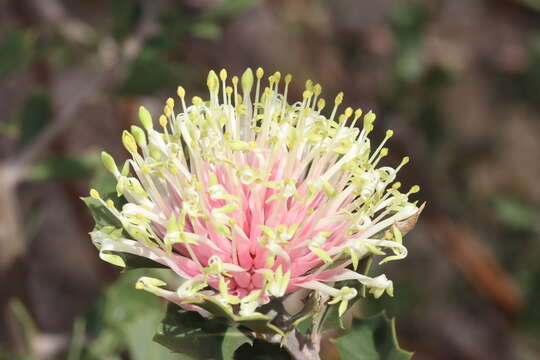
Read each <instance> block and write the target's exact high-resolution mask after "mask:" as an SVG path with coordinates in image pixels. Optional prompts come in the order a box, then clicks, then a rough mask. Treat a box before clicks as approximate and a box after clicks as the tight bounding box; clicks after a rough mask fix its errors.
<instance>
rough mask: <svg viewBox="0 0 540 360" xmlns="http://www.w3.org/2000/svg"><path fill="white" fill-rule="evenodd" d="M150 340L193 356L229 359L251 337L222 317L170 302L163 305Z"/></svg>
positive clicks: (249, 340) (231, 358) (174, 350)
mask: <svg viewBox="0 0 540 360" xmlns="http://www.w3.org/2000/svg"><path fill="white" fill-rule="evenodd" d="M154 341H156V342H157V343H159V344H161V345H163V346H165V347H166V348H168V349H169V350H171V351H173V352H176V353H180V354H185V355H188V356H190V357H192V358H193V359H213V360H233V359H234V358H233V355H234V353H235V351H236V349H237V348H238V347H240V346H242V345H243V344H251V339H249V338H248V337H247V336H246V335H245V334H244V333H243V332H242V331H240V330H239V329H238V328H236V327H233V326H230V325H229V324H228V322H227V321H226V320H225V319H220V318H214V319H205V318H203V317H202V316H201V315H199V314H198V313H197V312H194V311H186V310H184V309H182V308H180V307H178V306H176V305H174V304H169V306H168V307H167V314H166V316H165V319H163V321H162V323H161V324H160V327H159V329H158V332H157V334H156V335H155V336H154Z"/></svg>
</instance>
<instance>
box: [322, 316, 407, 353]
mask: <svg viewBox="0 0 540 360" xmlns="http://www.w3.org/2000/svg"><path fill="white" fill-rule="evenodd" d="M332 342H334V343H335V345H336V347H337V349H338V350H339V353H340V354H341V358H342V359H347V360H367V359H369V360H407V359H410V358H411V357H412V353H410V352H407V351H404V350H402V349H400V347H399V344H398V341H397V337H396V329H395V323H394V320H393V319H388V317H387V316H386V314H385V313H381V314H379V315H376V316H373V317H369V318H365V319H359V318H355V319H353V321H352V325H351V329H350V331H349V332H348V333H347V334H345V335H343V336H341V337H339V338H337V339H333V340H332Z"/></svg>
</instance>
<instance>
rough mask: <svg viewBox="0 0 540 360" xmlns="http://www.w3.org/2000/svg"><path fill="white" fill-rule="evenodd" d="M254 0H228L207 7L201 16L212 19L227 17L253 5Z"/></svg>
mask: <svg viewBox="0 0 540 360" xmlns="http://www.w3.org/2000/svg"><path fill="white" fill-rule="evenodd" d="M255 3H256V0H229V1H223V2H221V3H219V4H218V5H216V6H214V7H212V8H210V9H208V10H207V11H206V12H205V13H204V15H203V17H204V18H206V19H212V20H214V21H220V20H226V19H229V18H231V17H233V16H235V15H237V14H239V13H241V12H243V11H246V10H248V9H249V8H250V7H252V6H253V5H255Z"/></svg>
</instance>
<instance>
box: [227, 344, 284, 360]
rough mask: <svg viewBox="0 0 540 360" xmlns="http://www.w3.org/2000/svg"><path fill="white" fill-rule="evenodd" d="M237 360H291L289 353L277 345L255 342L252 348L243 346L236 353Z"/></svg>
mask: <svg viewBox="0 0 540 360" xmlns="http://www.w3.org/2000/svg"><path fill="white" fill-rule="evenodd" d="M234 359H235V360H291V356H290V355H289V353H288V352H287V351H286V350H285V349H284V348H282V347H280V346H279V345H276V344H271V343H269V342H266V341H263V340H255V341H254V342H253V345H252V346H249V345H247V344H246V345H243V346H241V347H240V348H239V349H238V350H237V351H236V353H235V356H234Z"/></svg>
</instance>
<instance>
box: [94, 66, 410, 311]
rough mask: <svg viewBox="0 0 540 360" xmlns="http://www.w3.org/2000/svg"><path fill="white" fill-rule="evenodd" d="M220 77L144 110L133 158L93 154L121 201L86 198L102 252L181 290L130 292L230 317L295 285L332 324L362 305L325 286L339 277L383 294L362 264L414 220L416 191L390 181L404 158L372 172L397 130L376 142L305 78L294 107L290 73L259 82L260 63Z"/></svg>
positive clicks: (399, 250)
mask: <svg viewBox="0 0 540 360" xmlns="http://www.w3.org/2000/svg"><path fill="white" fill-rule="evenodd" d="M227 78H228V75H227V72H226V71H225V70H221V72H220V73H219V75H217V74H216V73H215V72H214V71H211V72H210V73H209V75H208V79H207V86H208V89H209V93H210V97H209V99H208V100H203V99H201V98H200V97H197V96H195V97H193V98H192V99H191V102H190V103H188V100H187V97H186V92H185V90H184V89H183V88H182V87H179V88H178V99H177V100H176V101H175V100H174V99H172V98H169V99H167V101H166V104H165V106H164V108H163V114H161V115H160V116H159V118H158V121H156V122H154V121H153V120H152V117H151V115H150V113H149V112H148V111H147V110H146V109H145V108H144V107H141V108H140V111H139V118H140V121H141V123H142V128H141V127H138V126H132V127H131V129H130V131H124V133H123V134H122V141H123V144H124V146H125V148H126V149H127V151H128V152H129V153H130V155H131V159H129V160H128V161H126V162H125V164H124V165H123V167H122V168H121V169H119V168H118V167H117V165H116V163H115V161H114V160H113V158H112V157H111V156H110V155H108V154H106V153H103V154H102V159H103V163H104V165H105V167H106V168H107V169H108V170H109V171H110V172H111V173H112V174H113V175H114V176H115V178H116V180H117V186H116V190H117V193H118V195H119V196H120V195H121V196H123V197H124V198H125V199H126V200H127V203H125V204H124V205H123V206H121V207H118V208H117V207H116V205H115V204H114V203H113V202H112V201H110V200H106V199H103V198H102V197H101V196H100V195H99V193H98V192H97V191H95V190H92V191H91V194H90V195H91V197H92V198H93V199H94V200H93V201H95V202H96V203H99V204H101V206H103V207H104V208H106V209H107V211H108V212H109V213H110V214H109V215H110V216H111V217H112V219H113V220H112V221H111V222H110V223H108V224H106V225H105V226H103V224H102V225H99V224H98V226H96V228H95V229H94V231H92V233H91V237H92V240H93V242H94V244H95V245H96V246H97V247H98V248H99V249H100V254H101V257H102V258H103V259H104V260H106V261H109V262H112V263H113V264H116V265H120V266H124V265H125V262H124V258H123V257H121V256H120V255H122V254H131V255H137V256H140V257H146V258H148V259H150V260H152V261H154V262H157V263H159V264H161V265H164V266H166V267H168V268H170V269H171V270H172V271H173V272H174V273H175V274H176V275H177V277H178V278H180V279H182V281H183V282H182V283H181V284H180V285H179V286H178V287H177V288H171V287H170V286H168V285H167V284H166V283H165V282H164V281H162V280H160V279H155V278H149V277H143V278H141V279H140V280H139V281H138V282H137V285H136V286H137V288H140V289H144V290H147V291H150V292H152V293H154V294H156V295H158V296H161V297H163V298H166V299H167V300H169V301H171V302H174V303H176V304H178V305H179V306H181V307H183V308H185V309H188V310H195V311H199V312H200V313H201V314H203V315H206V316H208V315H209V313H211V312H212V306H208V303H209V302H210V303H212V304H217V305H219V306H220V307H221V308H223V309H224V311H226V312H228V313H229V314H231V316H239V317H245V316H253V315H257V314H259V313H260V311H261V310H260V309H261V306H263V305H264V304H267V303H268V302H270V301H271V300H272V299H276V298H281V297H284V296H285V295H287V294H290V293H293V292H296V291H298V290H301V289H307V290H308V293H317V294H320V295H324V296H325V298H326V299H328V302H329V303H330V304H339V313H340V315H341V314H342V313H343V312H344V311H345V310H346V308H347V305H348V302H349V301H350V300H352V299H354V298H355V297H357V296H359V294H358V293H357V290H356V289H355V287H354V286H352V285H350V286H342V287H337V286H336V285H335V284H336V283H339V284H343V283H340V281H342V280H352V281H355V282H358V283H359V284H361V285H363V286H365V288H367V289H368V290H369V292H370V293H371V294H373V296H375V297H380V296H381V295H383V294H384V293H387V294H389V295H392V292H393V285H392V281H390V280H388V279H387V278H386V276H385V275H384V274H380V275H378V276H375V277H369V276H367V275H364V274H361V273H360V272H358V264H359V262H360V260H361V259H363V258H366V257H368V256H370V255H380V256H381V257H382V260H381V261H380V263H385V262H387V261H390V260H398V259H402V258H404V257H406V256H407V249H406V247H405V246H404V244H403V242H402V235H403V233H404V232H406V231H407V230H408V229H409V228H410V227H412V225H414V222H415V221H416V217H417V216H418V214H419V211H420V209H419V208H418V207H417V206H416V203H415V202H411V201H410V200H409V197H410V196H411V195H412V194H414V193H416V192H418V190H419V188H418V186H413V187H412V188H410V189H408V190H406V191H403V192H402V191H401V186H400V183H399V182H396V174H397V173H398V171H399V170H400V169H401V168H402V167H403V166H404V165H405V164H406V163H407V162H408V161H409V159H408V158H407V157H405V158H403V160H402V161H401V162H400V163H399V164H397V165H396V166H394V167H392V166H389V165H381V164H382V163H384V159H383V158H384V157H385V156H386V155H387V154H388V149H387V148H386V147H385V144H386V142H387V141H388V140H389V139H390V138H391V137H392V135H393V132H392V131H391V130H388V131H387V132H386V136H385V137H384V139H383V140H382V141H381V142H379V143H378V144H376V145H373V144H372V143H371V141H370V139H369V137H368V135H369V134H370V133H371V132H372V130H373V124H374V121H375V114H374V113H372V112H371V111H369V112H368V113H366V114H365V115H364V114H363V113H362V110H360V109H358V110H353V109H352V108H350V107H348V108H346V109H344V110H343V111H341V110H340V106H341V103H342V100H343V93H339V94H338V95H337V96H336V97H335V99H334V101H333V103H332V104H331V106H330V107H329V111H328V112H325V111H324V110H325V109H326V108H327V106H326V102H325V100H324V99H323V98H322V97H321V91H322V88H321V86H320V85H319V84H313V83H312V82H311V81H308V82H306V86H305V91H304V92H303V97H302V99H301V100H300V101H296V102H290V100H289V99H288V88H289V85H290V82H291V76H290V75H286V76H285V77H283V78H282V76H281V74H280V73H279V72H276V73H274V74H272V75H271V76H269V77H268V85H267V86H265V87H263V70H262V69H260V68H259V69H258V70H257V71H256V73H255V76H254V74H253V72H252V70H251V69H247V70H246V71H245V72H244V74H243V75H242V77H241V78H240V79H239V78H238V77H236V76H235V77H233V78H232V79H231V82H230V83H228V81H227V80H228V79H227ZM178 102H179V104H176V103H178ZM350 283H351V282H349V284H350ZM205 304H206V305H205ZM214 308H215V307H214Z"/></svg>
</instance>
